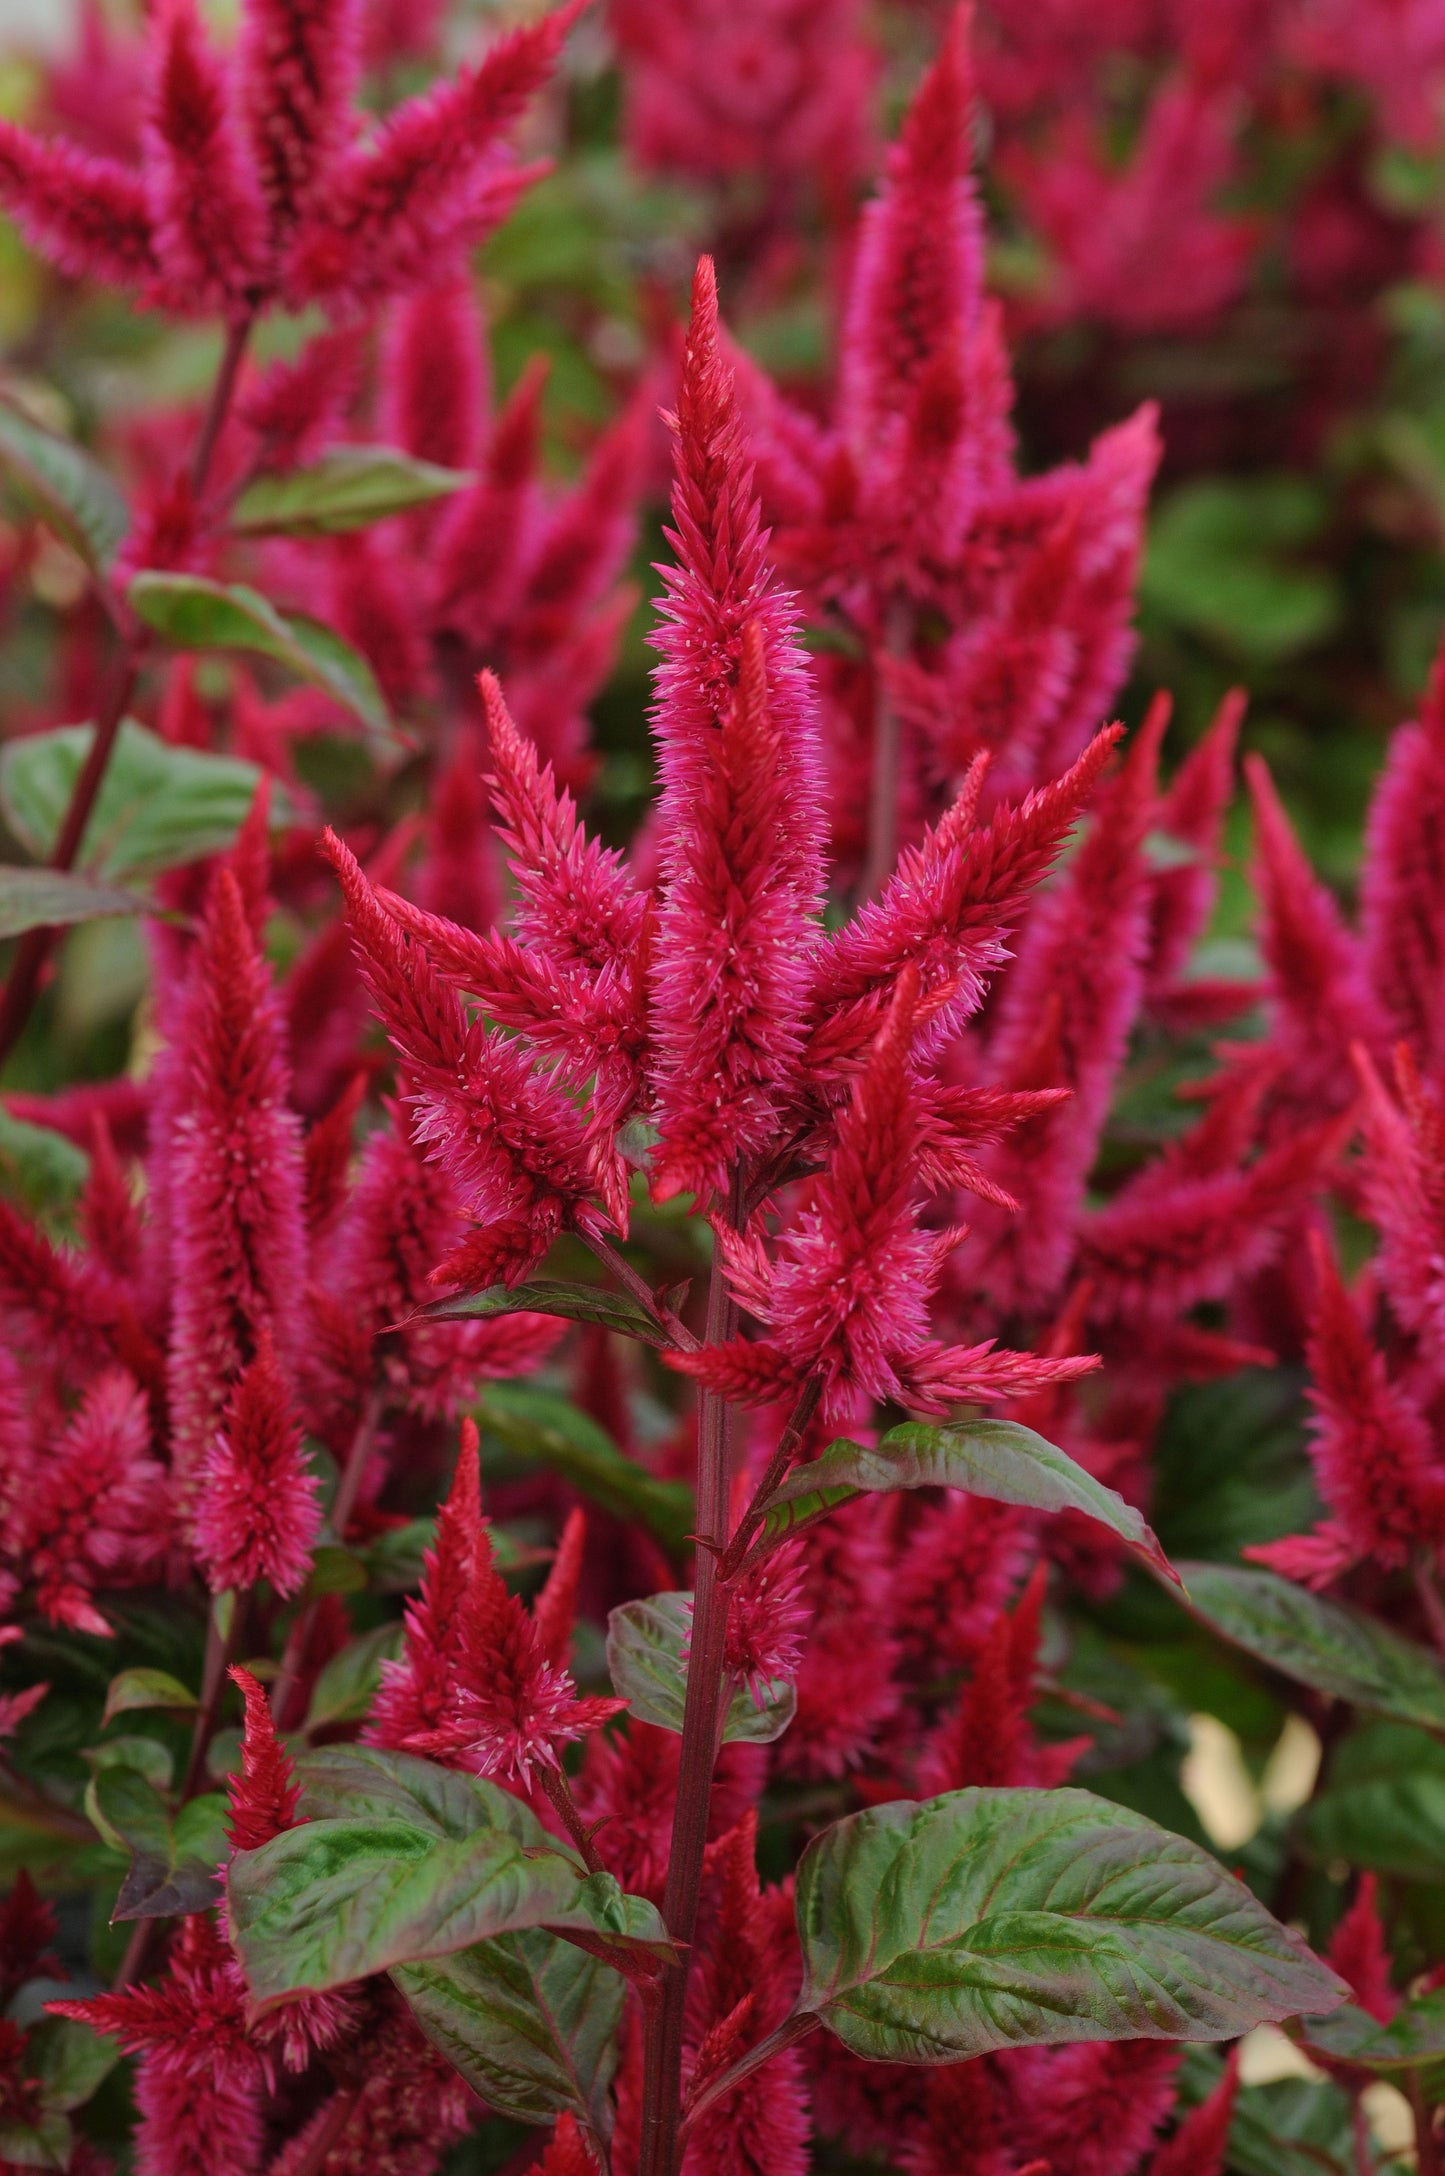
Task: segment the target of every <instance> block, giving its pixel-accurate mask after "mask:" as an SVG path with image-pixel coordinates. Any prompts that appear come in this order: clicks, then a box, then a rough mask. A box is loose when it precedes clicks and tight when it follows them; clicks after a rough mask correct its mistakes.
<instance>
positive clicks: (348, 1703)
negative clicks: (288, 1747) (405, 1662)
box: [303, 1624, 402, 1736]
mask: <svg viewBox="0 0 1445 2176" xmlns="http://www.w3.org/2000/svg"><path fill="white" fill-rule="evenodd" d="M401 1631H402V1628H401V1626H400V1625H399V1624H383V1625H378V1626H377V1627H376V1629H375V1631H373V1632H363V1633H362V1635H361V1637H360V1639H355V1640H352V1641H350V1642H349V1643H348V1645H347V1646H345V1647H343V1648H342V1650H341V1652H340V1654H338V1655H333V1656H332V1658H331V1660H330V1661H329V1662H328V1663H327V1665H326V1667H325V1669H324V1670H323V1671H322V1672H321V1675H320V1676H319V1677H318V1678H317V1680H316V1685H315V1688H314V1690H313V1692H312V1694H311V1705H310V1707H309V1709H308V1710H307V1715H306V1721H305V1724H304V1725H303V1728H304V1730H305V1731H306V1733H307V1735H308V1736H309V1735H310V1734H311V1733H312V1732H313V1731H317V1730H324V1729H327V1728H329V1727H330V1726H332V1725H333V1724H336V1723H355V1722H360V1721H362V1720H363V1719H364V1718H365V1717H366V1716H367V1715H369V1714H370V1712H371V1703H372V1701H373V1700H374V1699H375V1698H376V1692H377V1687H378V1686H379V1685H380V1683H381V1665H382V1663H383V1662H389V1661H392V1660H394V1658H395V1657H396V1656H397V1655H398V1654H399V1653H400V1651H401Z"/></svg>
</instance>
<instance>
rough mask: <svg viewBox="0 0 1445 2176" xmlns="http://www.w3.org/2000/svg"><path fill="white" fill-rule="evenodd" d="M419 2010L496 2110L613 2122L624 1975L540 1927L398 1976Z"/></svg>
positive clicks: (527, 2118) (595, 2127)
mask: <svg viewBox="0 0 1445 2176" xmlns="http://www.w3.org/2000/svg"><path fill="white" fill-rule="evenodd" d="M392 1977H393V1979H394V1980H395V1982H396V1984H397V1986H398V1987H399V1988H400V1989H401V1991H402V1993H403V1994H404V1995H405V1997H406V1999H407V2001H408V2002H409V2003H410V2005H411V2010H412V2015H413V2016H414V2017H415V2019H416V2021H417V2023H418V2024H419V2025H420V2026H421V2029H422V2031H423V2032H424V2033H425V2034H426V2036H427V2038H428V2039H429V2040H430V2041H431V2042H432V2043H433V2045H434V2046H436V2047H438V2048H440V2049H441V2052H442V2053H443V2055H445V2056H446V2058H447V2060H448V2061H449V2062H452V2063H454V2064H455V2065H456V2067H457V2069H458V2070H459V2071H460V2072H461V2074H462V2076H463V2077H464V2078H465V2079H466V2081H467V2083H468V2085H470V2086H471V2087H472V2089H473V2090H474V2091H475V2092H477V2093H480V2094H481V2096H482V2098H483V2099H484V2100H485V2101H486V2102H487V2104H488V2106H489V2107H492V2108H495V2109H497V2110H499V2111H500V2113H501V2114H503V2115H508V2116H512V2117H514V2118H515V2119H516V2120H517V2121H518V2122H521V2123H550V2122H552V2121H553V2119H554V2118H555V2117H557V2116H559V2115H562V2114H564V2113H570V2114H572V2115H574V2116H576V2118H577V2119H578V2121H579V2122H580V2123H583V2124H585V2125H586V2126H587V2128H588V2129H589V2130H591V2131H592V2132H593V2134H594V2135H595V2136H596V2137H598V2138H599V2139H605V2138H606V2136H607V2133H608V2130H609V2128H610V2113H611V2110H610V2103H609V2101H608V2098H607V2088H608V2085H609V2084H610V2082H611V2079H612V2074H613V2072H614V2071H615V2069H616V2067H617V2028H618V2026H619V2025H620V2024H621V2022H622V2006H623V2000H624V1997H625V1994H626V1982H625V1980H624V1979H623V1977H622V1974H621V1973H620V1972H618V1971H616V1970H614V1969H613V1967H612V1966H611V1965H608V1964H604V1963H602V1962H601V1960H600V1959H598V1958H596V1957H591V1956H588V1955H587V1954H586V1953H585V1952H584V1951H582V1950H580V1949H578V1948H576V1947H575V1946H574V1945H573V1944H572V1943H570V1942H564V1941H562V1940H561V1939H560V1938H559V1937H558V1936H557V1935H554V1934H547V1933H545V1932H543V1931H542V1930H540V1929H534V1930H532V1931H530V1932H527V1933H521V1934H507V1935H501V1936H499V1937H498V1938H497V1939H496V1940H495V1941H491V1942H478V1943H477V1944H476V1945H475V1947H474V1948H472V1949H464V1950H461V1951H459V1952H458V1953H457V1954H456V1955H454V1956H450V1957H434V1958H432V1959H430V1960H429V1961H428V1962H427V1963H425V1964H410V1965H400V1966H398V1967H397V1969H396V1970H395V1972H394V1973H393V1974H392Z"/></svg>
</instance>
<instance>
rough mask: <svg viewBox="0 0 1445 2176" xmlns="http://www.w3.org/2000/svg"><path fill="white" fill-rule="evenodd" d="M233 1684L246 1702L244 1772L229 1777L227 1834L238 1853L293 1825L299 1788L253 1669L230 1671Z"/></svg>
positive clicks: (250, 1848) (242, 1764)
mask: <svg viewBox="0 0 1445 2176" xmlns="http://www.w3.org/2000/svg"><path fill="white" fill-rule="evenodd" d="M230 1675H231V1682H232V1684H233V1685H235V1687H236V1689H237V1690H238V1691H239V1693H240V1695H241V1698H242V1699H243V1700H244V1702H245V1703H246V1727H245V1730H244V1732H243V1734H242V1738H241V1773H240V1775H239V1776H233V1777H232V1778H231V1817H230V1822H229V1825H228V1829H227V1833H228V1835H229V1836H230V1839H231V1846H232V1849H233V1850H236V1851H256V1850H259V1848H260V1846H261V1845H262V1844H268V1843H270V1841H271V1838H272V1837H273V1836H279V1835H280V1834H281V1832H282V1830H283V1829H288V1828H295V1826H296V1806H297V1801H298V1800H299V1798H300V1796H301V1791H300V1786H299V1785H298V1784H297V1783H296V1781H295V1778H294V1776H293V1774H292V1769H291V1759H290V1755H289V1754H288V1753H287V1751H286V1748H285V1747H284V1746H283V1745H282V1743H281V1740H280V1739H279V1738H278V1737H277V1735H276V1725H275V1722H274V1721H273V1719H272V1715H271V1704H270V1702H269V1701H268V1700H267V1698H266V1695H265V1692H264V1691H263V1690H262V1688H261V1686H260V1685H259V1684H258V1683H257V1682H256V1679H255V1678H254V1677H253V1676H252V1675H251V1672H250V1671H249V1670H243V1669H242V1668H240V1667H239V1665H237V1666H235V1667H233V1668H232V1670H231V1673H230Z"/></svg>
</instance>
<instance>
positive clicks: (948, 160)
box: [889, 0, 973, 185]
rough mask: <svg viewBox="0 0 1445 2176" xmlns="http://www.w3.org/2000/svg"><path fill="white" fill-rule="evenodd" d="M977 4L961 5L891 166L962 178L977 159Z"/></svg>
mask: <svg viewBox="0 0 1445 2176" xmlns="http://www.w3.org/2000/svg"><path fill="white" fill-rule="evenodd" d="M972 38H973V8H972V6H971V4H969V0H964V5H963V6H962V7H959V8H957V9H955V11H954V14H953V19H952V21H951V22H950V24H949V26H948V30H947V33H946V35H945V37H944V40H943V44H942V45H941V46H940V48H939V52H938V58H937V59H936V60H935V61H934V63H933V66H932V67H931V68H930V69H929V71H928V73H927V74H926V75H925V76H924V78H923V81H922V82H921V83H920V84H919V86H918V89H917V91H916V92H915V94H914V98H913V103H912V105H911V106H910V107H909V109H908V112H907V114H906V115H905V117H904V121H903V127H902V129H901V130H900V132H899V137H898V143H897V146H896V148H895V149H894V150H893V151H892V152H891V153H890V155H889V166H890V168H892V167H893V166H895V165H906V166H907V167H908V168H909V169H910V170H911V171H912V172H913V173H915V174H919V175H927V176H928V177H929V178H930V179H931V180H933V181H935V182H938V183H941V184H945V185H946V184H948V183H950V182H956V181H961V180H962V179H963V177H964V175H965V174H967V173H968V171H969V169H970V168H971V166H972V164H973V158H972V146H971V143H970V134H969V124H970V122H971V120H972V116H973V68H972V65H971V61H970V46H971V43H972Z"/></svg>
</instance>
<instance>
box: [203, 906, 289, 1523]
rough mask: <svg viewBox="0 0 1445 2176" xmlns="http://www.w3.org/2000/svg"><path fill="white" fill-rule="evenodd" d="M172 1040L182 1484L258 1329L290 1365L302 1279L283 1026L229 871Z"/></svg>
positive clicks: (210, 1436) (209, 1438)
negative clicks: (176, 1065) (176, 1072)
mask: <svg viewBox="0 0 1445 2176" xmlns="http://www.w3.org/2000/svg"><path fill="white" fill-rule="evenodd" d="M176 1044H177V1056H178V1058H179V1061H180V1068H181V1079H180V1083H179V1095H178V1102H179V1115H178V1117H177V1120H176V1123H175V1128H174V1139H173V1141H172V1142H171V1143H170V1185H171V1191H172V1206H171V1214H172V1219H173V1238H172V1247H173V1254H174V1276H175V1303H174V1314H173V1318H172V1326H171V1344H170V1373H169V1381H170V1396H171V1409H172V1428H173V1436H172V1441H173V1455H174V1458H175V1461H176V1464H177V1466H178V1468H179V1470H180V1473H181V1475H182V1477H183V1479H184V1481H185V1483H186V1485H187V1487H190V1486H193V1485H194V1481H195V1479H196V1478H197V1477H198V1475H199V1470H200V1466H201V1463H202V1461H203V1460H204V1459H205V1458H206V1457H207V1455H208V1454H209V1452H210V1450H211V1446H212V1444H213V1443H214V1440H215V1436H216V1431H217V1429H218V1427H219V1426H220V1423H221V1417H222V1414H223V1413H224V1411H225V1408H226V1404H227V1401H228V1399H229V1397H230V1395H231V1390H232V1387H233V1385H234V1384H235V1382H236V1380H237V1378H238V1377H239V1376H240V1375H241V1374H242V1373H243V1371H244V1370H245V1369H246V1368H247V1367H249V1365H250V1363H251V1362H252V1360H253V1359H254V1358H255V1357H256V1354H257V1352H258V1350H259V1348H260V1342H261V1339H262V1336H263V1334H264V1333H266V1332H267V1331H269V1332H270V1335H271V1337H272V1340H273V1342H274V1345H275V1350H276V1355H277V1359H278V1361H279V1362H280V1364H281V1366H282V1368H283V1370H285V1369H286V1368H288V1367H289V1365H290V1361H291V1356H292V1354H293V1353H294V1351H295V1347H296V1341H297V1337H298V1333H299V1313H298V1308H299V1301H300V1296H301V1293H302V1290H303V1288H304V1283H305V1259H306V1242H305V1229H304V1215H303V1207H302V1204H303V1198H304V1184H305V1182H304V1172H303V1165H302V1156H301V1138H300V1128H299V1125H298V1122H297V1120H296V1118H295V1116H294V1114H293V1113H292V1112H291V1111H290V1110H289V1109H288V1108H287V1094H288V1090H289V1087H290V1074H289V1070H288V1067H287V1063H286V1055H285V1048H284V1036H283V1031H282V1026H281V1019H280V1014H279V1011H278V1008H277V1005H276V1000H275V997H274V994H273V992H272V989H271V984H270V978H269V976H268V974H267V971H266V965H265V962H264V960H263V959H262V957H261V955H260V953H259V952H258V950H257V947H256V943H255V940H254V938H253V936H252V934H251V929H250V925H249V922H248V920H247V915H246V908H245V902H244V901H243V899H242V897H241V892H240V888H239V886H238V885H237V882H236V879H235V877H234V875H233V874H232V872H231V871H230V870H229V869H222V870H220V871H219V873H218V874H217V877H216V879H215V883H214V886H213V888H212V892H211V897H210V901H209V904H208V907H207V911H206V918H205V922H204V925H203V927H202V931H201V939H200V943H199V945H198V947H197V950H196V958H195V964H194V967H193V970H192V979H191V986H190V990H189V993H188V995H187V997H186V999H185V1002H184V1008H183V1013H182V1017H181V1020H180V1023H179V1024H178V1027H177V1032H176Z"/></svg>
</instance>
